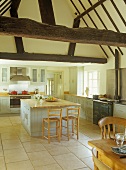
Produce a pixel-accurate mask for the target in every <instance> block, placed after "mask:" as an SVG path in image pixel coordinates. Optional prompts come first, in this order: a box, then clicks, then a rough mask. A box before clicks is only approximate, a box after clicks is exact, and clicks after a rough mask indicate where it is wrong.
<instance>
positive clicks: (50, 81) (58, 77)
mask: <svg viewBox="0 0 126 170" xmlns="http://www.w3.org/2000/svg"><path fill="white" fill-rule="evenodd" d="M47 95H51V96H55V97H57V98H61V99H63V98H64V89H63V73H62V72H55V71H49V72H47Z"/></svg>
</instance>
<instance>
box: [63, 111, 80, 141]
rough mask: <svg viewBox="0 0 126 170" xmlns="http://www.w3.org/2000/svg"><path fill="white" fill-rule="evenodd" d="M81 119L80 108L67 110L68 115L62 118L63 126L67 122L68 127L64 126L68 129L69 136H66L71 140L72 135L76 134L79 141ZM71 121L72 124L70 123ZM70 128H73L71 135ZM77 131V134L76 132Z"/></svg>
mask: <svg viewBox="0 0 126 170" xmlns="http://www.w3.org/2000/svg"><path fill="white" fill-rule="evenodd" d="M79 117H80V108H67V115H66V116H64V117H62V124H63V121H65V122H66V125H65V126H64V125H62V127H65V128H66V129H67V134H66V135H65V134H64V135H65V136H67V137H68V140H69V139H70V134H76V135H77V139H79ZM70 121H71V122H70ZM70 126H71V128H72V130H71V131H72V132H71V133H70ZM74 128H75V129H76V132H75V131H74Z"/></svg>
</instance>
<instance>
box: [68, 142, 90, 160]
mask: <svg viewBox="0 0 126 170" xmlns="http://www.w3.org/2000/svg"><path fill="white" fill-rule="evenodd" d="M68 149H69V150H70V151H71V152H72V153H73V154H74V155H76V156H77V157H78V158H79V159H82V158H86V157H90V156H92V152H91V151H90V150H89V149H88V148H87V147H85V146H83V145H82V146H74V147H68Z"/></svg>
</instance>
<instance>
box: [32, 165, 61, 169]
mask: <svg viewBox="0 0 126 170" xmlns="http://www.w3.org/2000/svg"><path fill="white" fill-rule="evenodd" d="M35 170H62V168H61V167H60V166H59V165H58V164H51V165H46V166H41V167H37V168H35Z"/></svg>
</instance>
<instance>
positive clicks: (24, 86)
mask: <svg viewBox="0 0 126 170" xmlns="http://www.w3.org/2000/svg"><path fill="white" fill-rule="evenodd" d="M35 89H38V91H39V92H45V86H44V85H30V83H29V82H23V83H21V82H20V83H18V84H10V85H3V86H0V92H7V93H10V92H11V91H14V90H16V91H17V92H18V93H21V92H22V91H24V90H25V91H28V92H34V91H35Z"/></svg>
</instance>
